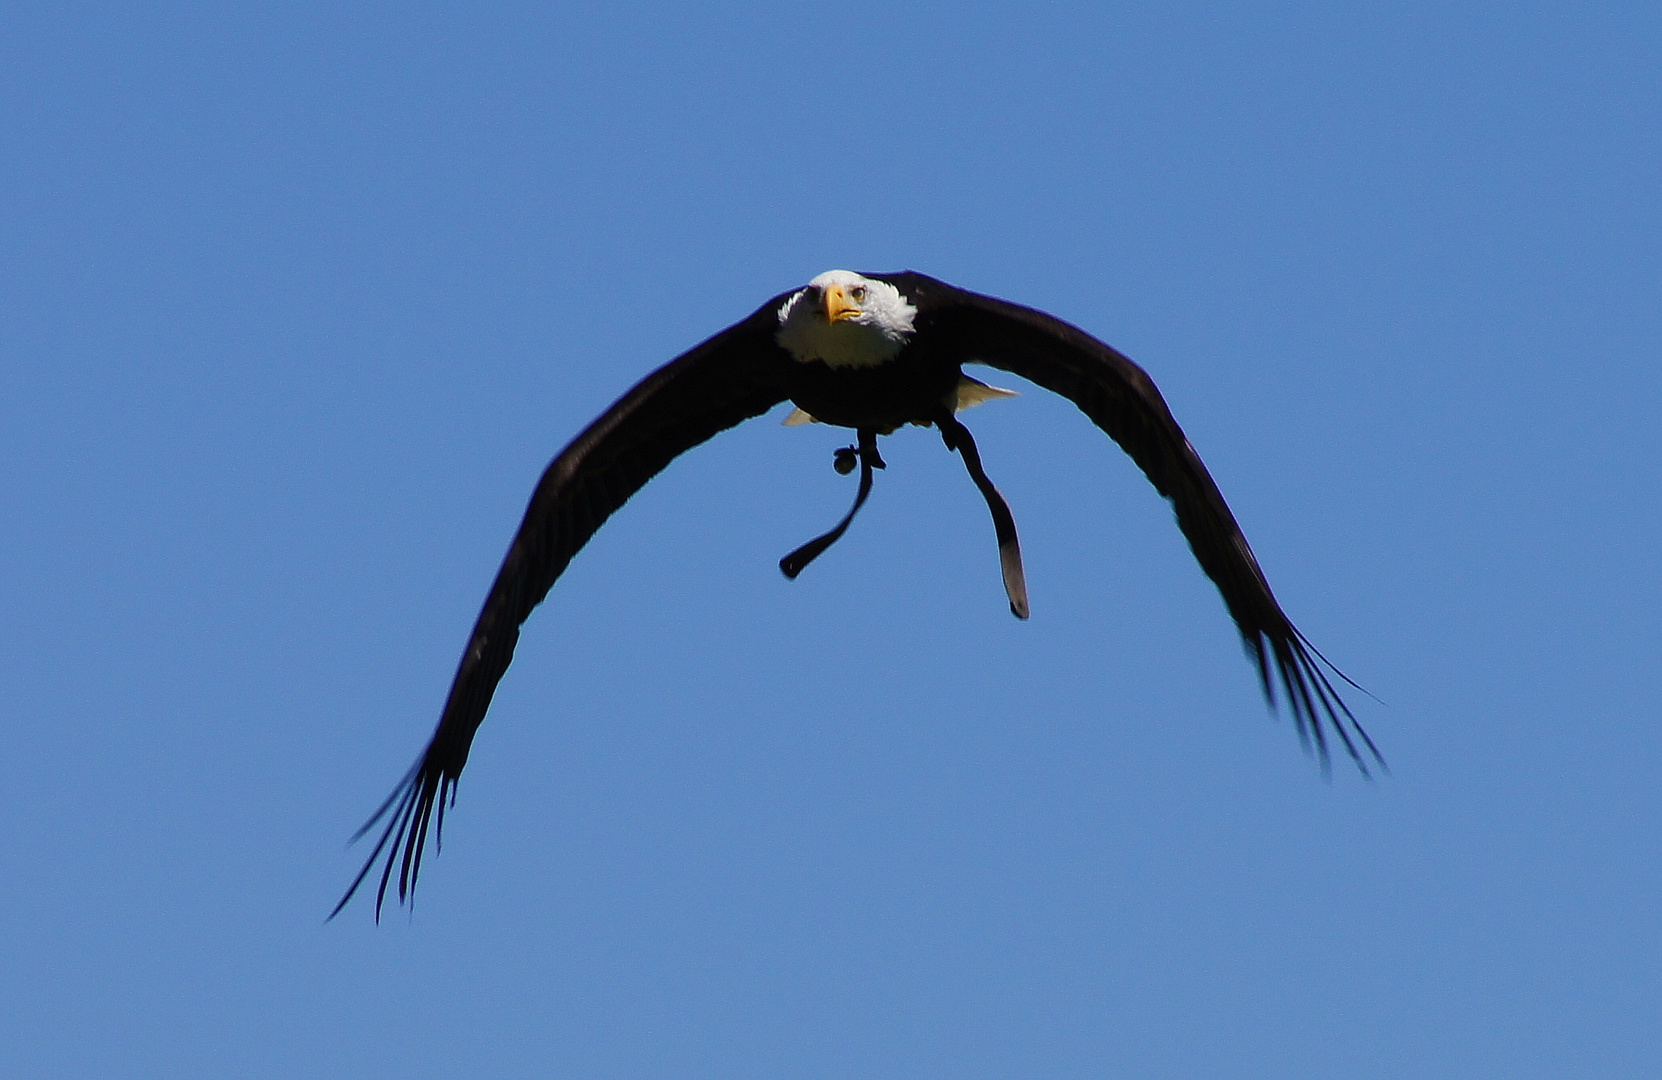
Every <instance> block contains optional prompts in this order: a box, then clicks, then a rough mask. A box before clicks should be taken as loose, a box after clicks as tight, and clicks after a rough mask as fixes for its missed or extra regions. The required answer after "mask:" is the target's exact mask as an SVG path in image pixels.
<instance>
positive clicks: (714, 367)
mask: <svg viewBox="0 0 1662 1080" xmlns="http://www.w3.org/2000/svg"><path fill="white" fill-rule="evenodd" d="M784 299H785V297H784V296H780V297H777V298H775V299H774V300H772V301H769V302H768V304H766V305H764V306H763V307H762V308H760V309H759V310H758V311H757V312H756V313H755V314H754V315H752V316H751V317H750V318H748V319H746V320H745V321H743V322H741V323H738V324H736V325H734V326H732V327H729V328H728V329H727V330H724V331H722V332H721V333H719V334H717V335H716V336H715V337H713V338H711V339H710V340H708V341H706V342H704V343H703V344H702V345H699V346H697V347H696V348H693V349H691V350H689V351H688V352H686V353H684V354H682V355H681V356H679V357H677V358H676V359H674V360H672V361H670V362H669V363H668V364H666V365H664V366H663V367H661V368H659V369H658V370H657V371H655V372H653V373H652V374H651V375H649V376H647V377H646V378H645V379H644V380H642V381H641V383H640V384H639V385H637V386H636V387H635V388H634V389H633V390H630V391H629V392H628V393H627V394H625V395H624V396H623V397H622V398H621V399H620V400H619V401H618V402H617V404H615V405H613V406H612V407H611V408H610V409H607V410H606V412H605V413H604V414H602V415H601V417H600V418H599V419H598V420H596V421H595V422H594V423H592V424H590V425H589V426H588V428H587V429H586V430H585V431H584V432H583V433H582V434H581V435H579V436H577V438H576V439H574V440H573V441H572V443H571V445H570V446H568V447H566V448H565V449H564V450H563V451H561V452H560V455H559V456H558V457H556V458H555V459H554V460H553V462H552V463H551V464H550V465H549V466H548V469H547V471H545V472H544V473H543V476H542V480H541V481H540V482H539V483H538V484H537V489H536V491H535V493H533V494H532V496H531V503H530V506H529V507H528V508H527V509H526V511H525V520H524V521H523V522H522V523H521V524H520V527H519V532H518V533H517V534H516V535H515V536H514V541H513V544H512V545H511V546H510V547H509V548H508V554H507V556H506V557H505V558H504V559H503V560H502V569H501V570H499V571H498V572H497V575H496V582H495V583H494V584H493V585H492V586H491V590H490V595H489V596H487V597H486V599H485V606H484V608H483V610H481V611H480V612H479V621H478V622H477V623H475V624H474V627H473V634H472V636H471V637H469V638H468V643H467V649H466V651H465V652H463V654H462V660H461V664H460V666H459V667H458V668H457V669H456V679H455V681H454V682H453V683H452V684H451V687H450V696H449V698H448V699H447V700H446V701H445V705H444V712H443V714H442V715H441V716H440V718H439V725H438V729H437V730H436V731H434V733H433V738H432V741H431V742H429V743H428V744H427V749H426V751H424V752H423V753H422V755H421V758H420V760H418V761H417V762H416V764H415V766H414V767H413V768H412V769H411V770H410V772H409V774H408V775H406V776H405V777H404V779H403V781H401V782H400V783H399V785H398V787H397V789H396V790H394V791H393V793H392V794H391V795H390V796H388V797H387V801H386V802H384V803H382V804H381V807H380V809H378V810H377V811H376V812H375V815H374V816H373V817H371V818H370V819H369V821H368V822H366V823H365V824H364V826H363V828H361V829H359V830H358V833H357V835H356V836H354V837H353V839H354V840H356V839H359V838H360V837H362V836H363V835H364V834H365V833H368V832H369V831H370V830H372V829H374V828H375V826H376V825H377V824H378V823H380V822H381V821H383V820H385V821H386V825H385V827H384V828H383V829H382V832H381V838H380V840H379V841H378V842H377V843H376V845H375V850H374V851H372V852H370V855H369V858H368V859H367V860H366V861H365V862H364V867H363V869H362V870H361V871H360V872H359V873H358V876H357V878H356V879H355V880H354V881H353V882H352V886H351V888H349V889H347V890H346V895H345V896H343V897H341V900H340V903H339V904H337V905H335V910H334V911H332V912H330V914H329V917H330V918H334V917H335V915H337V914H339V913H340V910H341V908H343V907H345V906H346V902H347V901H348V900H350V899H352V896H353V894H354V893H355V892H357V890H358V887H359V886H360V885H362V884H363V881H364V879H365V878H366V877H367V876H368V875H369V873H370V871H371V870H372V869H373V868H374V866H375V863H376V860H377V859H379V858H380V857H381V854H382V852H383V851H385V852H386V861H385V865H384V868H383V870H382V872H381V882H380V887H379V888H378V889H377V890H376V894H375V917H376V919H377V921H379V919H380V917H381V905H382V902H383V901H384V900H385V899H386V894H387V888H388V886H389V884H390V883H391V881H392V878H393V875H394V870H395V869H396V870H397V878H398V899H399V902H400V903H402V902H403V901H404V900H405V898H406V897H411V896H413V895H414V892H415V885H416V877H417V875H418V874H419V873H420V872H421V857H422V853H423V851H424V850H425V848H426V843H427V829H428V825H429V823H430V822H431V821H432V818H433V811H434V809H435V808H436V809H437V810H438V821H437V823H436V827H435V829H434V842H435V844H436V843H437V842H438V841H439V838H440V836H441V835H442V833H443V831H444V809H445V801H446V798H447V797H448V798H449V799H450V800H451V801H452V802H454V800H455V787H456V780H457V778H458V777H459V776H460V775H461V772H462V766H463V765H465V764H466V763H467V755H468V749H469V747H471V746H472V745H473V735H474V732H476V731H477V730H478V729H479V725H480V723H482V722H483V721H484V719H485V711H486V710H487V709H488V708H489V707H490V702H491V696H492V695H493V694H494V693H495V692H496V684H497V683H498V682H499V681H500V680H501V678H502V674H503V672H505V671H507V669H508V664H509V663H510V662H511V661H512V660H513V657H514V645H515V643H517V642H518V640H519V628H520V624H522V623H523V622H525V619H526V617H527V616H529V615H530V614H531V609H532V608H535V607H536V606H537V605H538V604H539V603H541V602H542V599H543V597H545V596H547V595H548V590H549V589H550V588H552V587H553V585H554V582H555V580H556V579H558V578H559V576H560V574H561V573H562V572H564V570H565V568H566V565H567V564H568V563H570V562H571V560H572V557H573V556H575V555H576V554H577V552H578V551H579V550H580V549H581V548H582V547H583V545H584V544H586V543H587V542H588V540H589V538H590V537H591V536H593V535H594V533H595V530H597V529H599V528H600V526H601V524H602V523H603V522H604V521H605V520H606V519H607V518H608V517H610V516H611V514H612V512H613V511H614V510H616V509H617V508H618V507H620V506H622V505H623V504H624V502H625V501H627V500H628V498H629V497H630V496H631V495H633V494H634V493H635V492H636V491H638V490H640V488H641V486H642V485H643V484H645V483H646V482H647V481H648V480H650V479H651V478H652V477H653V476H655V475H657V473H659V472H660V471H662V470H663V468H664V467H665V466H666V465H668V464H669V463H670V462H671V461H672V460H674V459H675V458H676V457H677V456H678V455H680V454H682V453H684V452H685V451H687V450H689V449H691V448H692V447H694V446H697V445H698V444H699V443H701V442H704V441H705V440H706V439H708V438H710V437H711V436H713V435H715V434H717V433H718V432H721V431H724V430H726V429H727V428H730V427H732V426H733V425H735V424H738V423H740V422H741V421H744V420H747V419H749V418H751V417H753V416H758V415H760V414H761V413H764V412H766V411H767V410H768V409H770V408H772V407H773V406H774V405H776V404H778V403H779V402H780V401H782V400H784V398H785V392H784V390H783V389H782V388H781V387H780V385H779V382H778V380H777V378H776V377H775V373H776V372H777V371H778V367H777V365H778V363H779V362H780V361H781V360H783V359H784V354H783V353H782V352H781V351H780V350H779V347H778V346H777V345H776V344H775V343H774V340H773V332H774V331H775V330H776V329H777V321H776V319H775V317H774V312H775V311H776V309H777V308H778V306H779V304H780V303H782V302H783V301H784Z"/></svg>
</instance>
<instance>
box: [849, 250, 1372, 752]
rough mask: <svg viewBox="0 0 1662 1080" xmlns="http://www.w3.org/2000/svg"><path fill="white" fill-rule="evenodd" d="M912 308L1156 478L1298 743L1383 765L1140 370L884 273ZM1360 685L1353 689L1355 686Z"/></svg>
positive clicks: (1098, 349)
mask: <svg viewBox="0 0 1662 1080" xmlns="http://www.w3.org/2000/svg"><path fill="white" fill-rule="evenodd" d="M873 276H880V277H882V278H884V280H887V281H889V282H891V283H893V284H894V285H896V286H898V287H899V288H900V291H901V292H902V293H903V294H905V295H906V297H907V298H908V299H909V300H910V301H911V302H912V303H913V304H914V305H916V306H917V307H918V316H917V322H916V325H917V336H918V342H919V344H922V343H923V342H924V339H925V336H926V335H927V336H929V337H932V338H934V339H935V342H934V347H936V348H943V349H949V350H952V351H953V352H955V353H956V354H957V355H960V356H962V358H963V359H964V361H966V362H969V361H977V362H981V363H986V364H991V365H992V366H994V367H998V368H1003V369H1004V370H1006V371H1011V372H1014V373H1015V374H1017V375H1020V376H1022V377H1023V378H1025V379H1029V380H1031V381H1033V382H1035V383H1037V384H1038V385H1040V386H1042V387H1044V388H1045V389H1047V390H1051V391H1054V392H1055V393H1058V394H1061V395H1062V396H1063V397H1065V398H1067V399H1069V400H1070V401H1072V402H1073V403H1074V404H1075V405H1077V406H1079V408H1080V410H1081V411H1082V412H1084V413H1085V415H1086V416H1089V417H1090V418H1091V420H1092V421H1094V422H1095V423H1096V426H1097V427H1099V428H1101V429H1102V430H1103V431H1105V432H1107V433H1108V435H1109V436H1110V437H1111V438H1112V439H1113V440H1114V441H1115V442H1117V443H1119V444H1120V447H1121V448H1122V449H1124V450H1125V452H1126V453H1127V454H1129V455H1131V459H1132V460H1133V461H1135V462H1136V463H1137V465H1138V467H1139V468H1141V469H1142V470H1143V473H1144V474H1145V475H1146V476H1147V477H1148V478H1149V480H1150V481H1151V482H1152V483H1153V484H1154V486H1155V488H1156V489H1157V490H1158V491H1159V492H1160V494H1162V495H1164V496H1165V497H1166V498H1168V499H1170V500H1171V503H1172V507H1173V508H1174V509H1175V510H1176V512H1177V525H1178V528H1180V529H1182V530H1183V535H1184V536H1185V537H1187V538H1188V541H1189V547H1190V548H1191V549H1192V550H1193V551H1194V554H1195V558H1196V559H1197V560H1198V561H1199V562H1200V566H1201V569H1203V570H1205V571H1206V575H1207V576H1208V577H1210V578H1211V579H1212V581H1213V582H1214V583H1215V584H1216V585H1217V587H1218V591H1219V592H1221V593H1222V594H1223V601H1224V604H1225V605H1227V606H1228V608H1229V614H1230V615H1231V616H1233V617H1234V619H1235V625H1236V626H1237V627H1238V628H1239V629H1240V632H1241V637H1242V639H1243V640H1244V641H1245V642H1246V646H1247V649H1248V651H1249V652H1250V653H1251V654H1252V657H1253V659H1254V660H1255V661H1256V663H1257V665H1258V674H1259V678H1260V679H1261V680H1262V682H1263V687H1264V694H1265V696H1266V697H1267V698H1268V699H1269V700H1270V702H1271V704H1272V705H1273V704H1274V703H1275V701H1276V690H1275V687H1276V682H1277V680H1279V682H1280V683H1281V686H1282V690H1283V692H1284V695H1285V697H1286V700H1287V704H1288V708H1289V709H1290V711H1291V712H1292V714H1293V720H1294V723H1295V725H1296V726H1297V728H1298V733H1299V737H1300V739H1301V740H1303V741H1304V742H1305V745H1306V746H1312V745H1313V746H1314V748H1315V750H1316V753H1317V754H1318V755H1319V756H1320V758H1321V760H1322V764H1323V767H1324V768H1325V767H1326V764H1327V735H1326V729H1328V728H1331V729H1332V731H1333V732H1334V733H1336V734H1337V735H1338V736H1339V739H1340V741H1341V742H1342V743H1343V744H1344V747H1345V749H1346V750H1347V751H1348V752H1349V754H1350V757H1351V759H1352V760H1354V761H1355V762H1356V764H1357V766H1358V767H1359V768H1360V769H1361V770H1362V771H1363V773H1364V774H1365V773H1367V771H1368V763H1367V761H1366V760H1364V758H1363V755H1362V748H1363V747H1365V748H1366V751H1367V754H1368V755H1369V756H1370V757H1371V758H1372V759H1373V760H1374V761H1375V762H1377V763H1378V764H1379V765H1380V766H1382V767H1383V766H1384V759H1383V758H1381V757H1380V755H1379V751H1378V749H1376V748H1375V746H1374V744H1373V740H1371V739H1369V738H1368V735H1367V732H1365V731H1363V730H1362V727H1361V725H1360V724H1358V723H1357V722H1356V718H1355V717H1354V716H1352V715H1351V712H1350V709H1349V708H1348V707H1347V706H1346V705H1345V703H1344V700H1343V699H1342V698H1341V697H1340V696H1339V694H1338V692H1337V690H1336V689H1335V688H1334V686H1333V684H1332V682H1330V681H1329V679H1328V677H1327V674H1326V673H1325V672H1324V671H1323V670H1322V667H1321V665H1322V664H1327V667H1328V668H1329V669H1330V670H1332V671H1333V673H1334V674H1335V675H1337V676H1338V677H1339V678H1341V679H1343V680H1344V681H1345V682H1347V683H1350V685H1351V686H1355V685H1356V684H1355V683H1353V682H1351V680H1350V679H1349V678H1348V677H1346V676H1345V674H1344V673H1343V672H1341V671H1339V670H1338V669H1337V668H1334V667H1333V665H1332V664H1331V663H1328V661H1327V658H1326V657H1324V656H1322V655H1321V653H1320V652H1318V651H1317V650H1316V648H1315V646H1313V645H1311V644H1310V642H1309V641H1308V640H1307V639H1306V638H1305V637H1304V635H1303V634H1301V633H1299V631H1298V629H1297V627H1295V626H1294V625H1293V624H1292V621H1291V620H1290V619H1288V618H1287V615H1286V613H1285V612H1283V611H1282V610H1281V605H1280V604H1278V603H1276V599H1275V594H1274V593H1272V592H1271V591H1270V586H1269V582H1268V581H1267V580H1265V578H1264V571H1263V570H1262V569H1261V568H1260V567H1259V566H1258V559H1257V558H1256V557H1255V556H1254V555H1253V554H1252V548H1251V547H1249V546H1248V545H1247V540H1246V537H1245V536H1244V535H1242V533H1241V527H1240V526H1239V525H1238V524H1236V522H1235V515H1234V514H1232V513H1230V510H1229V505H1228V504H1227V503H1226V502H1224V499H1223V495H1222V493H1221V492H1219V491H1218V486H1217V484H1215V483H1214V482H1213V481H1212V477H1211V475H1210V474H1209V473H1207V471H1206V466H1205V465H1203V464H1202V463H1201V460H1200V455H1199V454H1197V453H1195V449H1194V447H1193V446H1191V445H1189V440H1188V438H1187V437H1186V436H1185V435H1184V434H1183V429H1182V428H1180V427H1178V426H1177V421H1176V420H1174V419H1173V418H1172V415H1171V410H1170V409H1168V408H1167V407H1166V402H1165V399H1163V398H1162V397H1161V396H1160V391H1159V390H1158V389H1156V388H1155V385H1154V381H1153V380H1152V379H1150V378H1149V377H1148V373H1147V372H1145V371H1144V370H1143V369H1142V368H1140V367H1138V366H1137V365H1136V364H1134V363H1132V362H1131V361H1130V360H1129V359H1127V358H1126V357H1125V356H1123V355H1122V354H1120V353H1119V352H1118V351H1116V350H1115V349H1113V348H1111V347H1109V346H1108V345H1105V344H1103V343H1102V342H1100V341H1098V340H1097V339H1096V338H1094V337H1092V336H1091V335H1089V334H1087V333H1085V332H1084V331H1083V330H1080V329H1079V328H1078V327H1076V326H1071V325H1069V324H1068V323H1065V322H1063V321H1062V320H1061V319H1058V318H1055V317H1054V316H1051V315H1046V314H1045V313H1044V312H1042V311H1035V310H1033V309H1032V308H1027V307H1022V306H1021V305H1019V304H1012V303H1009V302H1007V301H1003V300H998V299H995V298H993V297H990V296H982V295H980V294H977V293H972V292H967V291H965V290H963V289H959V288H956V287H954V286H951V285H947V284H946V283H944V282H940V281H936V280H935V279H933V278H930V277H926V276H924V275H922V274H914V273H905V274H883V275H873ZM1358 689H1360V688H1358Z"/></svg>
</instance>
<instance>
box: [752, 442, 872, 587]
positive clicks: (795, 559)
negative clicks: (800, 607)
mask: <svg viewBox="0 0 1662 1080" xmlns="http://www.w3.org/2000/svg"><path fill="white" fill-rule="evenodd" d="M859 432H860V445H859V447H858V448H856V449H855V450H854V451H852V452H853V453H855V454H858V455H859V458H860V490H859V492H858V493H857V494H856V495H855V496H854V505H853V506H852V507H851V508H850V509H849V511H848V513H847V514H845V515H843V519H842V520H841V521H839V522H837V527H836V528H835V529H832V530H831V531H830V532H828V533H826V534H825V535H824V536H816V537H814V538H813V539H812V540H810V541H808V542H807V543H806V544H803V545H802V546H801V547H799V548H797V549H796V550H795V551H793V552H791V553H790V554H789V555H787V556H785V557H784V558H783V559H780V560H779V569H780V570H782V571H784V574H785V576H786V577H787V578H790V579H791V580H793V581H794V580H796V575H798V574H800V573H802V571H803V568H804V567H806V566H807V565H808V564H809V563H811V562H813V561H814V560H815V559H817V558H819V557H820V554H821V553H822V552H824V551H825V549H826V548H828V547H830V546H831V545H832V544H835V543H836V542H837V541H838V540H840V539H842V535H843V533H845V532H847V531H848V526H849V523H850V522H852V521H853V520H854V515H855V514H858V513H859V512H860V507H862V506H864V505H865V504H866V496H867V495H870V494H871V471H872V470H873V469H882V468H886V467H887V466H886V465H885V463H884V461H883V458H882V456H881V455H879V454H878V452H877V432H876V431H875V430H874V429H872V428H860V429H859ZM845 453H849V451H848V450H847V449H846V448H845V449H843V450H839V451H837V463H838V468H837V471H838V472H844V471H846V470H844V469H843V468H842V467H841V463H842V462H843V461H845V460H847V458H845V457H844V456H843V455H844V454H845Z"/></svg>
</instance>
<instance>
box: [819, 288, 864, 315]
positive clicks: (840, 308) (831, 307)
mask: <svg viewBox="0 0 1662 1080" xmlns="http://www.w3.org/2000/svg"><path fill="white" fill-rule="evenodd" d="M820 301H821V302H822V303H823V304H824V305H825V321H826V322H828V323H838V322H847V321H848V320H849V319H858V318H859V317H860V308H859V306H858V305H856V304H855V303H854V301H852V300H850V299H849V298H848V291H847V290H846V289H844V288H843V287H842V286H841V285H827V286H826V287H825V295H824V296H822V297H821V298H820Z"/></svg>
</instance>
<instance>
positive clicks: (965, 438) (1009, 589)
mask: <svg viewBox="0 0 1662 1080" xmlns="http://www.w3.org/2000/svg"><path fill="white" fill-rule="evenodd" d="M935 426H936V427H938V428H940V431H941V441H942V442H944V443H946V448H947V449H948V450H953V451H956V452H957V453H958V456H960V457H962V458H963V459H964V468H966V469H968V470H969V474H970V479H971V480H974V481H975V486H976V487H978V488H980V489H981V497H982V498H984V499H986V500H987V509H988V510H991V511H992V514H993V531H994V532H995V533H996V534H997V535H998V564H999V568H1000V569H1001V570H1003V572H1004V594H1005V595H1006V596H1008V597H1009V598H1010V614H1012V615H1014V616H1015V617H1016V618H1018V619H1025V618H1027V575H1026V574H1024V573H1022V568H1021V542H1020V541H1019V540H1017V539H1016V519H1015V517H1014V515H1012V514H1011V513H1010V505H1009V504H1008V503H1006V502H1005V501H1004V496H1003V495H1000V494H999V493H998V488H996V487H994V486H993V482H992V481H991V480H989V479H987V473H986V471H985V470H984V469H982V468H981V454H980V452H979V451H978V450H976V448H975V439H974V438H972V437H971V436H970V433H969V428H967V427H965V426H964V425H963V424H960V423H959V422H958V418H957V417H955V416H953V415H952V413H951V411H949V410H946V409H943V410H941V413H940V414H939V415H938V416H936V417H935Z"/></svg>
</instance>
